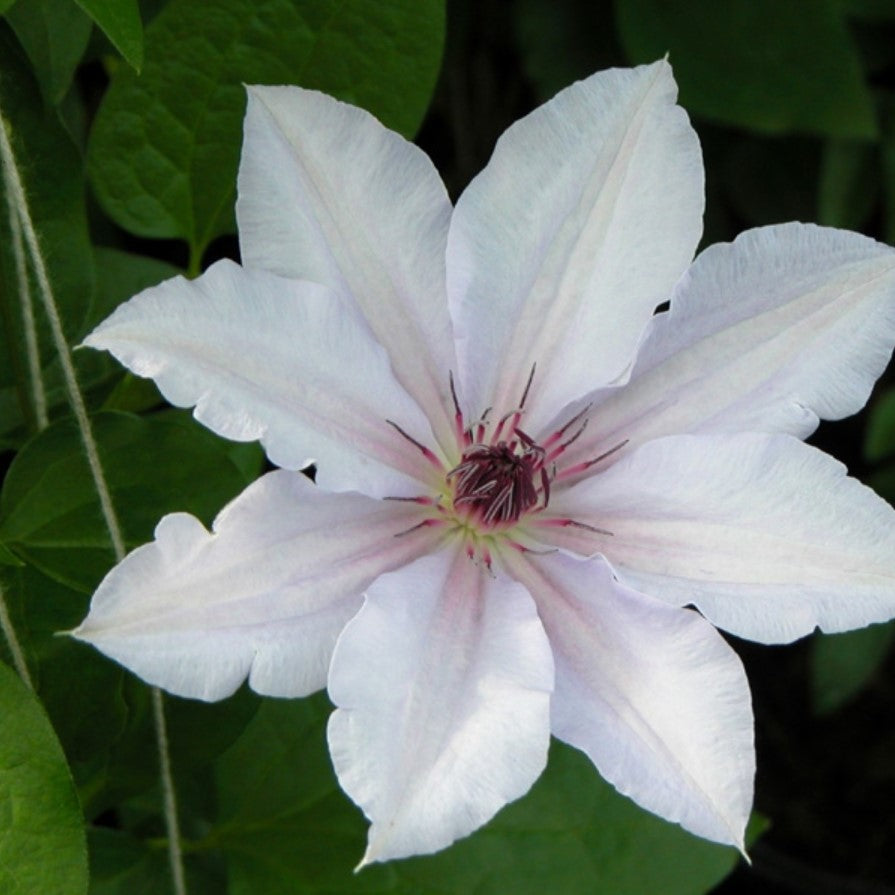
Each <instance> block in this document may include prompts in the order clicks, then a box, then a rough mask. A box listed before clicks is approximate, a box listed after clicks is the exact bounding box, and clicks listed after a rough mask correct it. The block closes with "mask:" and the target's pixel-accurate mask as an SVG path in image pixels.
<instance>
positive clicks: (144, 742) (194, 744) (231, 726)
mask: <svg viewBox="0 0 895 895" xmlns="http://www.w3.org/2000/svg"><path fill="white" fill-rule="evenodd" d="M97 655H98V654H97ZM109 664H111V663H109ZM121 698H122V700H123V703H124V706H125V711H126V721H125V723H124V728H123V730H122V731H121V733H120V736H119V737H118V738H117V739H116V740H115V742H114V743H112V745H111V748H110V749H109V750H108V752H107V754H105V755H104V756H103V760H102V762H101V763H99V764H96V763H95V764H94V766H93V767H92V768H91V767H88V766H86V765H85V767H84V769H83V771H84V774H83V782H84V785H83V786H82V798H83V799H84V812H85V814H86V815H87V816H88V817H94V816H96V815H97V814H99V813H101V812H102V811H105V810H107V809H109V808H113V807H114V806H115V805H117V804H120V802H121V800H122V799H126V798H130V797H132V796H134V795H138V794H140V793H146V792H149V791H154V790H155V789H156V788H157V786H158V751H157V746H156V739H155V722H154V720H153V715H152V704H151V699H150V692H149V687H148V686H146V684H144V683H143V682H142V681H139V680H138V679H137V678H135V677H133V676H132V675H130V674H127V675H125V676H124V684H123V687H122V688H121ZM259 702H260V699H259V697H257V696H256V695H255V694H254V693H252V692H251V691H250V690H249V689H248V688H247V687H243V688H242V689H240V690H239V691H238V692H237V693H235V694H234V695H233V696H231V697H229V698H228V699H225V700H222V701H221V702H214V703H206V702H197V701H195V700H188V699H179V698H177V697H175V696H170V695H168V694H165V696H164V708H165V718H166V723H167V730H168V747H169V751H170V757H171V765H172V769H173V773H174V776H175V784H176V786H177V789H178V790H179V791H180V790H184V789H185V788H188V787H189V786H190V785H191V783H192V781H193V780H194V778H195V776H196V772H197V770H198V771H201V769H202V768H205V767H207V766H209V765H210V763H211V762H212V761H214V759H216V758H217V757H218V755H220V754H221V753H222V752H223V751H224V750H225V749H227V748H228V747H229V746H230V745H231V744H232V743H233V741H234V740H236V739H237V737H239V735H240V734H241V733H242V731H243V729H244V728H245V726H246V725H247V724H248V723H249V721H251V719H252V717H253V716H254V714H255V712H256V711H257V710H258V705H259ZM88 771H91V772H92V774H91V775H88ZM79 782H80V781H79ZM194 807H195V806H191V805H190V804H189V800H188V799H183V800H182V805H181V816H182V819H183V820H184V821H186V820H187V819H188V818H189V817H190V814H191V811H193V809H194ZM150 810H151V812H152V813H154V814H159V813H160V810H161V802H160V801H159V800H158V799H157V798H153V801H152V802H151V805H150Z"/></svg>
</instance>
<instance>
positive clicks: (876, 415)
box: [864, 388, 895, 463]
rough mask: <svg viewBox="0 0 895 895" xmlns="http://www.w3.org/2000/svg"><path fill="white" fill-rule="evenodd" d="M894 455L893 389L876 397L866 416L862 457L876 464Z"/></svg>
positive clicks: (894, 418) (894, 415) (894, 419)
mask: <svg viewBox="0 0 895 895" xmlns="http://www.w3.org/2000/svg"><path fill="white" fill-rule="evenodd" d="M892 454H895V388H890V389H888V391H884V392H882V393H881V394H879V395H877V396H876V397H875V398H874V399H873V402H872V403H871V405H870V410H869V412H868V414H867V430H866V432H865V434H864V456H865V457H866V459H867V460H868V461H870V462H871V463H878V462H879V461H880V460H883V459H884V458H886V457H889V456H891V455H892Z"/></svg>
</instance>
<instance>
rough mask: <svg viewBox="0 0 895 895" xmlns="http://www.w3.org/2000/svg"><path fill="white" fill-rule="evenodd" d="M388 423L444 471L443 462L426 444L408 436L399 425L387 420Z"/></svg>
mask: <svg viewBox="0 0 895 895" xmlns="http://www.w3.org/2000/svg"><path fill="white" fill-rule="evenodd" d="M386 422H387V423H388V424H389V425H390V426H391V427H392V428H393V429H394V430H395V431H396V432H397V433H398V434H399V435H403V436H404V437H405V438H406V439H407V440H408V441H409V442H410V443H411V444H412V445H414V447H417V448H419V449H420V451H422V454H423V456H424V457H425V458H426V459H427V460H428V461H429V462H430V463H431V464H432V465H433V466H435V467H436V468H438V469H444V466H443V465H442V463H441V460H439V459H438V457H436V456H435V454H433V453H432V451H430V450H429V448H427V447H426V446H425V445H424V444H420V442H418V441H417V440H416V439H415V438H413V437H411V436H410V435H408V434H407V433H406V432H405V431H404V430H403V429H402V428H401V427H400V426H399V425H398V424H397V423H395V422H392V421H391V420H386Z"/></svg>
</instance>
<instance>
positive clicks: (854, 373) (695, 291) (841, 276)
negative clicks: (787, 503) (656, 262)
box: [566, 223, 895, 465]
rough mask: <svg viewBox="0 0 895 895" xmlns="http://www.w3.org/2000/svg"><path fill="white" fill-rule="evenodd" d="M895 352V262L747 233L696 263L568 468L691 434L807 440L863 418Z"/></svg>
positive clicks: (797, 236) (827, 242)
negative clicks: (621, 447)
mask: <svg viewBox="0 0 895 895" xmlns="http://www.w3.org/2000/svg"><path fill="white" fill-rule="evenodd" d="M893 341H895V251H893V250H892V249H891V248H889V247H888V246H885V245H882V244H881V243H878V242H875V241H874V240H872V239H868V238H867V237H866V236H860V235H859V234H857V233H848V232H846V231H844V230H834V229H832V228H829V227H816V226H813V225H810V224H795V223H793V224H781V225H779V226H774V227H761V228H758V229H755V230H749V231H747V232H745V233H743V234H741V235H740V236H738V237H737V238H736V239H735V240H734V241H733V242H732V243H725V244H719V245H714V246H711V247H710V248H708V249H706V250H705V251H704V252H703V253H702V254H701V255H699V257H698V258H697V259H696V261H695V262H694V263H693V266H692V268H691V269H690V271H689V273H688V274H687V275H686V276H685V277H684V278H683V279H682V280H681V282H680V283H679V284H678V286H677V288H676V289H675V292H674V295H673V297H672V299H671V310H670V311H669V312H667V313H664V314H659V315H657V316H656V317H655V318H654V319H653V321H652V323H651V325H650V328H649V331H648V335H647V337H646V339H645V341H644V344H643V346H642V347H641V349H640V353H639V355H638V358H637V364H636V365H635V367H634V371H633V372H632V374H631V379H630V382H629V383H628V384H627V385H626V386H625V387H624V388H623V389H617V390H614V391H612V392H610V393H608V394H605V393H604V394H603V395H601V396H594V400H593V403H595V404H596V405H597V406H596V407H595V408H594V410H593V412H592V413H593V417H594V419H595V420H596V419H598V420H599V425H598V426H592V427H591V428H590V429H589V430H588V431H587V432H586V433H585V435H584V437H583V438H581V439H579V441H578V442H577V443H576V444H575V446H574V448H573V449H572V450H570V451H569V453H568V455H567V458H566V462H567V463H569V464H570V465H572V464H574V463H575V462H576V460H579V459H580V460H586V459H588V458H590V457H596V456H599V454H601V453H602V452H603V451H604V450H607V449H608V448H610V447H612V446H613V445H614V444H617V443H619V442H620V441H622V440H624V439H628V445H627V446H626V449H627V450H631V449H633V447H634V446H635V445H636V444H638V443H642V442H643V441H646V440H648V439H650V438H658V437H661V436H663V435H677V434H682V433H684V432H743V431H756V432H786V433H789V434H791V435H797V436H799V437H800V438H804V437H806V436H807V435H810V434H811V432H813V431H814V429H815V427H816V426H817V422H818V417H820V418H821V419H841V418H842V417H845V416H849V415H850V414H853V413H856V412H857V411H858V410H860V409H861V407H863V406H864V403H865V402H866V400H867V398H868V396H869V395H870V390H871V388H872V387H873V383H874V382H875V381H876V379H877V378H878V377H879V375H880V374H881V373H882V371H883V370H884V369H885V366H886V364H887V362H888V360H889V357H890V356H891V354H892V343H893Z"/></svg>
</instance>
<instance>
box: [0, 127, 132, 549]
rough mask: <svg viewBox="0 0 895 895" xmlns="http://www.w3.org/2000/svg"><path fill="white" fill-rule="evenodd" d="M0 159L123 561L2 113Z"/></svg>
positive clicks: (111, 533) (116, 527)
mask: <svg viewBox="0 0 895 895" xmlns="http://www.w3.org/2000/svg"><path fill="white" fill-rule="evenodd" d="M0 160H2V162H3V171H4V179H5V181H6V185H7V192H8V194H9V196H10V201H11V202H12V203H13V205H14V206H15V209H16V212H17V215H18V218H19V221H20V223H21V227H22V234H23V235H24V237H25V244H26V245H27V247H28V254H29V255H30V256H31V264H32V266H33V268H34V274H35V277H36V278H37V286H38V293H39V294H40V298H41V301H42V303H43V307H44V311H45V312H46V315H47V320H48V321H49V324H50V333H51V335H52V338H53V345H54V347H55V348H56V352H57V354H58V355H59V363H60V365H61V366H62V378H63V379H64V381H65V390H66V393H67V395H68V400H69V403H70V404H71V409H72V412H73V413H74V415H75V420H76V421H77V424H78V430H79V432H80V433H81V441H82V442H83V444H84V454H85V455H86V457H87V464H88V465H89V467H90V474H91V475H92V477H93V481H94V484H95V485H96V492H97V495H98V497H99V503H100V508H101V510H102V514H103V519H104V520H105V523H106V528H107V529H108V530H109V538H110V539H111V541H112V548H113V549H114V551H115V557H116V559H118V560H119V561H120V560H122V559H124V554H125V548H124V538H123V537H122V536H121V526H120V525H119V524H118V517H117V516H116V514H115V509H114V507H113V506H112V497H111V495H110V494H109V486H108V485H107V483H106V476H105V473H104V472H103V468H102V464H101V463H100V459H99V453H98V451H97V449H96V439H95V438H94V437H93V429H92V427H91V425H90V419H89V417H88V416H87V408H86V406H85V405H84V397H83V395H82V394H81V389H80V387H79V386H78V380H77V377H76V376H75V366H74V363H73V362H72V357H71V351H70V350H69V347H68V342H67V341H66V339H65V333H64V332H63V331H62V320H61V319H60V317H59V309H58V307H57V305H56V299H55V297H54V296H53V289H52V287H51V286H50V278H49V276H48V274H47V266H46V264H45V263H44V259H43V254H42V253H41V250H40V244H39V243H38V241H37V233H36V232H35V229H34V223H33V221H32V220H31V212H30V210H29V208H28V200H27V198H26V196H25V189H24V187H23V186H22V178H21V177H20V176H19V170H18V167H17V166H16V161H15V156H14V155H13V152H12V143H11V141H10V138H9V125H8V124H7V122H6V119H5V118H3V117H0Z"/></svg>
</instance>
